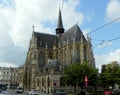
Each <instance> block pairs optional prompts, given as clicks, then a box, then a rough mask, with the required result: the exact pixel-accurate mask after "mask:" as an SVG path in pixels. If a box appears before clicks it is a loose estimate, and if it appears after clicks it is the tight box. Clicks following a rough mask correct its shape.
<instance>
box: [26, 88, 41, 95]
mask: <svg viewBox="0 0 120 95" xmlns="http://www.w3.org/2000/svg"><path fill="white" fill-rule="evenodd" d="M28 95H39V91H38V90H37V89H31V90H30V91H28Z"/></svg>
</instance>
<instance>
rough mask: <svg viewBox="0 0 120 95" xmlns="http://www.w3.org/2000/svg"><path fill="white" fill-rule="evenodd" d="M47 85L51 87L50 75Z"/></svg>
mask: <svg viewBox="0 0 120 95" xmlns="http://www.w3.org/2000/svg"><path fill="white" fill-rule="evenodd" d="M47 85H48V87H50V77H49V76H48V78H47Z"/></svg>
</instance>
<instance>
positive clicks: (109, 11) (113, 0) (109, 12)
mask: <svg viewBox="0 0 120 95" xmlns="http://www.w3.org/2000/svg"><path fill="white" fill-rule="evenodd" d="M119 11H120V0H110V2H109V3H108V5H107V8H106V18H107V20H114V19H117V18H120V12H119Z"/></svg>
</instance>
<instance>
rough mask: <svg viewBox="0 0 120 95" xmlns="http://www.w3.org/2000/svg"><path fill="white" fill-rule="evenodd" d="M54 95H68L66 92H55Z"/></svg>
mask: <svg viewBox="0 0 120 95" xmlns="http://www.w3.org/2000/svg"><path fill="white" fill-rule="evenodd" d="M53 95H67V93H66V92H65V91H54V92H53Z"/></svg>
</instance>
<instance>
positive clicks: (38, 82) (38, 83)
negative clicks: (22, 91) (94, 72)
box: [37, 78, 40, 86]
mask: <svg viewBox="0 0 120 95" xmlns="http://www.w3.org/2000/svg"><path fill="white" fill-rule="evenodd" d="M39 85H40V81H39V78H37V86H39Z"/></svg>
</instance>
